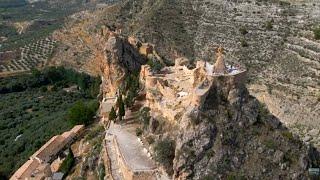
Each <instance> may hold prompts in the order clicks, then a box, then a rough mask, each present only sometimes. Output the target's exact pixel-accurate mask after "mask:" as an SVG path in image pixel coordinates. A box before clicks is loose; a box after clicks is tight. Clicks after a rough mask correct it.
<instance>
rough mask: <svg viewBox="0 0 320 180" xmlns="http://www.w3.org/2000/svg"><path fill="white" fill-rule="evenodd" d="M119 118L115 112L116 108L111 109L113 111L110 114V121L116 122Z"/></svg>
mask: <svg viewBox="0 0 320 180" xmlns="http://www.w3.org/2000/svg"><path fill="white" fill-rule="evenodd" d="M116 118H117V113H116V111H115V110H114V108H113V107H112V108H111V111H110V113H109V120H112V121H113V120H115V119H116Z"/></svg>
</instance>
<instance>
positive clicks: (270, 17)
mask: <svg viewBox="0 0 320 180" xmlns="http://www.w3.org/2000/svg"><path fill="white" fill-rule="evenodd" d="M319 12H320V4H319V2H318V1H316V0H302V1H295V0H292V1H289V0H282V1H280V0H272V1H271V0H270V1H261V0H252V1H246V0H237V1H235V0H232V1H224V0H206V1H197V0H195V1H194V0H192V1H191V0H186V1H171V0H135V1H131V0H127V1H120V2H119V3H117V4H116V5H114V6H112V7H108V8H107V9H104V10H99V11H96V12H93V13H91V14H90V15H88V17H87V18H85V19H86V23H88V24H91V25H89V26H91V28H89V29H88V28H82V30H81V31H80V32H86V33H89V34H90V33H91V34H93V33H94V32H95V31H94V29H95V28H96V27H99V25H108V26H110V27H116V28H119V29H120V28H121V29H122V34H123V35H125V36H126V35H134V36H136V37H138V38H139V39H141V40H142V41H144V42H151V43H153V44H155V45H156V49H157V51H158V53H159V54H160V56H162V57H164V58H165V59H166V60H167V61H172V60H173V59H174V57H176V56H177V55H178V56H186V57H189V59H198V58H200V59H204V60H207V61H212V59H213V58H212V57H213V55H214V54H213V53H211V52H213V51H212V49H213V48H214V47H216V46H217V45H222V46H224V47H225V49H226V50H227V61H229V62H233V63H241V64H245V65H246V66H247V68H248V70H249V84H248V87H249V91H250V93H251V94H252V95H254V96H255V97H257V98H258V99H259V100H261V101H263V102H264V103H265V104H266V105H267V106H268V108H269V109H270V110H271V112H272V113H273V114H274V115H276V116H277V117H278V118H279V119H280V120H281V121H282V122H284V123H285V124H287V125H288V126H289V127H290V128H292V129H293V130H294V132H296V133H297V134H299V135H300V136H301V138H303V139H305V140H307V141H308V142H309V141H310V140H311V142H313V143H314V144H315V145H317V146H318V147H320V137H319V131H318V130H319V127H318V125H319V124H320V123H319V116H320V111H319V108H320V107H319V106H320V105H319V94H320V92H319V89H320V85H319V78H320V77H319V68H320V64H319V61H320V60H319V53H320V42H319V40H316V39H315V38H314V35H313V33H312V30H313V28H314V27H316V26H318V25H319V23H320V20H319V19H320V18H319V17H320V13H319ZM81 16H84V15H83V14H82V15H81ZM89 16H90V17H89ZM79 19H81V18H79V17H77V18H75V20H74V21H82V20H79ZM77 25H78V26H79V28H80V27H87V26H86V25H85V26H83V25H82V24H81V23H78V24H77ZM67 29H68V28H67ZM73 32H74V33H73ZM71 34H73V36H74V40H75V41H77V43H79V42H83V45H81V44H80V43H79V45H78V46H73V45H69V46H68V48H70V49H69V50H68V51H67V53H68V52H69V53H71V54H70V55H67V56H68V58H65V59H62V60H63V61H64V60H68V61H69V62H72V63H73V64H75V63H76V62H77V63H78V62H80V61H82V62H83V64H86V65H84V66H88V64H91V65H93V64H94V63H85V62H90V61H91V60H92V59H96V58H97V57H102V56H103V55H101V56H98V55H95V54H97V53H91V51H90V50H87V46H88V44H90V43H87V42H86V41H84V39H82V38H81V36H82V35H79V30H75V31H72V33H71ZM78 36H79V37H80V39H79V37H78ZM64 37H67V38H64V39H62V42H63V41H67V42H68V41H69V40H66V39H69V37H68V36H64ZM94 42H95V43H93V44H95V45H99V44H101V43H100V41H98V40H97V41H95V40H94ZM63 44H65V43H63ZM67 44H68V43H67ZM102 44H104V43H102ZM89 46H90V45H89ZM80 50H81V52H80ZM67 53H64V54H67ZM70 56H74V57H73V58H69V57H70ZM56 57H58V58H61V56H60V55H58V56H56ZM62 57H63V56H62ZM56 59H57V58H56ZM59 60H60V59H59ZM73 60H74V61H73ZM84 66H83V68H84V69H85V70H88V69H90V68H86V67H84Z"/></svg>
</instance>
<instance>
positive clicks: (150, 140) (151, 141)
mask: <svg viewBox="0 0 320 180" xmlns="http://www.w3.org/2000/svg"><path fill="white" fill-rule="evenodd" d="M146 140H147V142H148V144H153V143H154V139H153V137H152V136H148V137H147V138H146Z"/></svg>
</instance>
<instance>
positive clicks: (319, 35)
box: [313, 26, 320, 40]
mask: <svg viewBox="0 0 320 180" xmlns="http://www.w3.org/2000/svg"><path fill="white" fill-rule="evenodd" d="M313 34H314V38H315V39H317V40H318V39H320V26H319V27H318V28H315V29H314V30H313Z"/></svg>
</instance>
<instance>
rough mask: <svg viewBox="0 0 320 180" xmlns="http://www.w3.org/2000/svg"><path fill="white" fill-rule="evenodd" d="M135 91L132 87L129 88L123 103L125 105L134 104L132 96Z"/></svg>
mask: <svg viewBox="0 0 320 180" xmlns="http://www.w3.org/2000/svg"><path fill="white" fill-rule="evenodd" d="M135 94H136V93H135V92H134V90H133V89H129V91H128V93H127V96H126V99H125V100H124V103H125V104H126V106H127V107H132V106H133V104H134V98H135V96H136V95H135Z"/></svg>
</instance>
